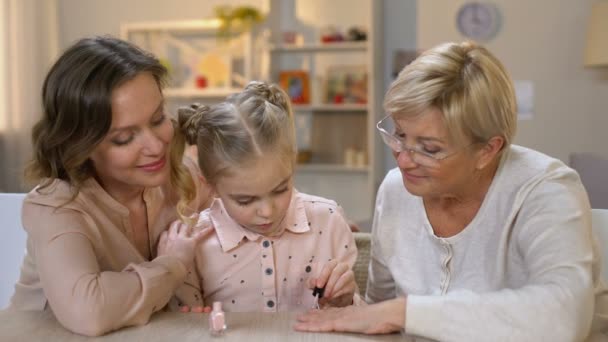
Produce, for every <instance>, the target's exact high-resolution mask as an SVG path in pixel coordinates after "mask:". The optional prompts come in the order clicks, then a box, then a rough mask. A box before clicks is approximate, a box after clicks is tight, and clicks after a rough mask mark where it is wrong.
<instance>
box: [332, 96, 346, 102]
mask: <svg viewBox="0 0 608 342" xmlns="http://www.w3.org/2000/svg"><path fill="white" fill-rule="evenodd" d="M334 103H344V95H342V94H336V95H334Z"/></svg>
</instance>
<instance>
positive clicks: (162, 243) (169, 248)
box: [158, 220, 213, 269]
mask: <svg viewBox="0 0 608 342" xmlns="http://www.w3.org/2000/svg"><path fill="white" fill-rule="evenodd" d="M191 230H192V228H191V227H190V226H189V225H187V224H185V223H183V222H182V221H179V220H178V221H175V222H173V223H172V224H171V226H170V227H169V230H167V231H164V232H163V233H162V234H161V236H160V240H159V242H158V256H161V255H173V256H175V257H177V258H178V259H179V260H180V261H181V262H182V263H183V264H184V266H186V268H187V269H190V268H191V267H192V266H193V263H194V249H195V248H196V245H198V243H199V242H200V241H201V240H203V239H204V238H205V237H206V236H207V235H209V234H210V233H211V232H212V231H213V228H212V227H206V228H203V229H200V230H197V231H196V232H194V233H192V232H191Z"/></svg>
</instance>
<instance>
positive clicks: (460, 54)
mask: <svg viewBox="0 0 608 342" xmlns="http://www.w3.org/2000/svg"><path fill="white" fill-rule="evenodd" d="M430 108H437V109H439V110H440V111H441V113H442V114H443V119H444V123H445V124H446V126H447V129H448V132H449V134H450V136H449V138H450V140H451V141H452V142H454V143H456V144H466V143H469V142H473V143H477V142H487V141H488V140H489V139H490V138H492V137H494V136H501V137H503V138H504V140H505V144H504V145H503V150H504V148H505V147H506V146H509V144H510V143H511V142H512V141H513V137H514V136H515V131H516V127H517V116H516V108H517V107H516V102H515V92H514V90H513V85H512V82H511V79H510V78H509V75H508V74H507V72H506V70H505V68H504V66H503V65H502V63H500V61H499V60H498V59H497V58H496V57H494V56H493V55H492V54H491V53H490V52H489V51H488V50H487V49H486V48H484V47H482V46H479V45H476V44H475V43H472V42H463V43H446V44H442V45H438V46H436V47H434V48H432V49H430V50H428V51H426V52H424V53H423V54H422V55H421V56H420V57H418V58H417V59H416V60H415V61H413V62H412V63H411V64H409V65H408V66H406V67H405V68H404V69H403V70H402V71H401V73H400V74H399V76H398V77H397V79H396V80H395V81H394V82H393V83H392V84H391V86H390V88H389V90H388V92H387V94H386V97H385V100H384V109H385V110H386V112H387V113H389V114H393V115H395V116H397V117H399V116H401V117H408V116H410V117H411V116H416V115H420V114H422V113H424V112H425V111H426V110H428V109H430Z"/></svg>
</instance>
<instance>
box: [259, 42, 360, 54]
mask: <svg viewBox="0 0 608 342" xmlns="http://www.w3.org/2000/svg"><path fill="white" fill-rule="evenodd" d="M365 50H367V41H362V42H341V43H339V42H338V43H318V44H306V45H282V46H274V47H271V48H270V52H291V53H309V52H338V51H348V52H351V51H365Z"/></svg>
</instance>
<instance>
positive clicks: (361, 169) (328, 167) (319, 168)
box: [296, 164, 369, 173]
mask: <svg viewBox="0 0 608 342" xmlns="http://www.w3.org/2000/svg"><path fill="white" fill-rule="evenodd" d="M368 171H369V167H368V166H367V165H365V166H348V165H343V164H298V165H297V166H296V172H344V173H366V172H368Z"/></svg>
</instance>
